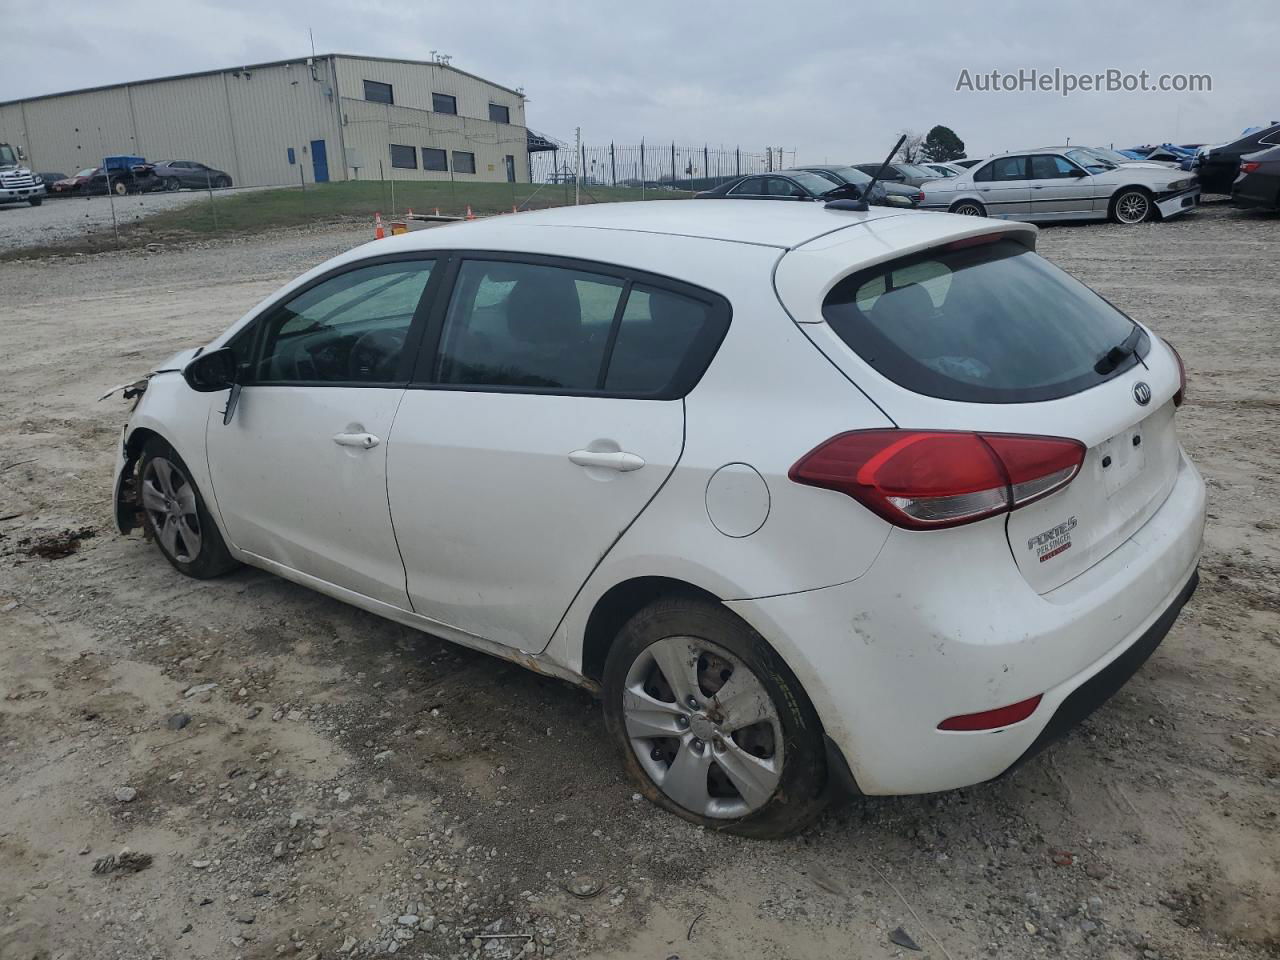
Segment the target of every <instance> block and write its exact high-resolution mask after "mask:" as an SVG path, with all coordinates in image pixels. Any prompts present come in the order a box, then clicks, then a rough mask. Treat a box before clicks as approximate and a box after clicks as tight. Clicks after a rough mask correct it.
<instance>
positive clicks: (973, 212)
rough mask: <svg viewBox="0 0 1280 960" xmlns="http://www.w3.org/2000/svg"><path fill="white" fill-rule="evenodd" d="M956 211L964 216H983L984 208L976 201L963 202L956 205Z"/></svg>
mask: <svg viewBox="0 0 1280 960" xmlns="http://www.w3.org/2000/svg"><path fill="white" fill-rule="evenodd" d="M955 212H956V213H958V214H959V215H960V216H962V217H980V216H982V208H981V207H980V206H978V205H977V204H976V203H962V204H960V206H958V207H956V209H955Z"/></svg>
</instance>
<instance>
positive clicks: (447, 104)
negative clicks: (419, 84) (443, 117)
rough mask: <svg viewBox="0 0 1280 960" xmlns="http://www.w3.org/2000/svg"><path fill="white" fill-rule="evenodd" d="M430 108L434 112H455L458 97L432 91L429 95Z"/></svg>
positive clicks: (456, 110)
mask: <svg viewBox="0 0 1280 960" xmlns="http://www.w3.org/2000/svg"><path fill="white" fill-rule="evenodd" d="M431 109H432V110H434V111H435V112H436V113H453V114H456V113H457V112H458V98H457V97H453V96H450V95H449V94H447V93H433V94H432V95H431Z"/></svg>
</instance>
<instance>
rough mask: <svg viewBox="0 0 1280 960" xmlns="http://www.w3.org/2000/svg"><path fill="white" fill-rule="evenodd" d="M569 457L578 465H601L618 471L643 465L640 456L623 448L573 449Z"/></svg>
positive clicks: (638, 467) (623, 471) (626, 470)
mask: <svg viewBox="0 0 1280 960" xmlns="http://www.w3.org/2000/svg"><path fill="white" fill-rule="evenodd" d="M569 459H570V460H571V461H572V462H574V463H576V464H577V465H578V466H580V467H603V468H604V469H605V470H617V471H618V472H619V473H627V472H628V471H631V470H639V469H640V468H641V467H643V466H644V460H643V459H642V458H640V457H637V456H636V455H635V454H634V453H627V452H626V451H625V450H612V451H610V450H575V451H573V453H571V454H569Z"/></svg>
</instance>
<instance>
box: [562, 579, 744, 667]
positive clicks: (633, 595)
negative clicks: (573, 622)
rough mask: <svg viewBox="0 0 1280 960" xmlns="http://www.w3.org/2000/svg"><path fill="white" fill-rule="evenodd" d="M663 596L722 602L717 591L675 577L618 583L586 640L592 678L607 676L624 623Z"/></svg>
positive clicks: (585, 660)
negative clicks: (612, 651)
mask: <svg viewBox="0 0 1280 960" xmlns="http://www.w3.org/2000/svg"><path fill="white" fill-rule="evenodd" d="M663 597H702V598H705V599H707V600H710V601H712V602H713V603H719V602H720V598H719V597H717V596H715V594H712V593H709V592H708V591H706V590H703V589H702V588H701V587H695V586H694V585H693V584H691V583H685V582H684V581H683V580H675V579H672V578H671V577H637V578H635V579H634V580H624V581H623V582H622V583H619V584H615V585H614V586H612V587H610V588H609V590H608V591H607V592H606V593H605V595H604V596H602V597H601V598H600V599H599V600H597V601H596V605H595V608H594V609H593V610H592V611H591V616H589V617H588V618H587V629H586V632H585V635H584V636H583V640H582V673H583V675H584V676H587V677H589V678H591V679H592V680H596V681H599V680H602V679H603V678H604V664H605V660H607V659H608V657H609V648H610V647H611V646H613V641H614V640H615V639H616V638H617V636H618V631H620V630H621V629H622V627H623V625H624V624H625V623H626V622H627V621H628V620H630V619H631V618H632V617H633V616H634V615H635V614H636V613H638V612H639V611H640V610H642V609H644V608H645V607H647V606H648V605H649V604H651V603H653V602H654V601H655V600H658V599H661V598H663Z"/></svg>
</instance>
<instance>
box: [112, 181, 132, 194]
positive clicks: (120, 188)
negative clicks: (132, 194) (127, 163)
mask: <svg viewBox="0 0 1280 960" xmlns="http://www.w3.org/2000/svg"><path fill="white" fill-rule="evenodd" d="M111 189H112V190H113V191H114V192H115V195H116V196H117V197H123V196H124V195H125V194H127V193H128V192H129V185H128V184H127V183H125V182H124V181H123V180H117V181H116V182H115V183H113V184H111Z"/></svg>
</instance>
